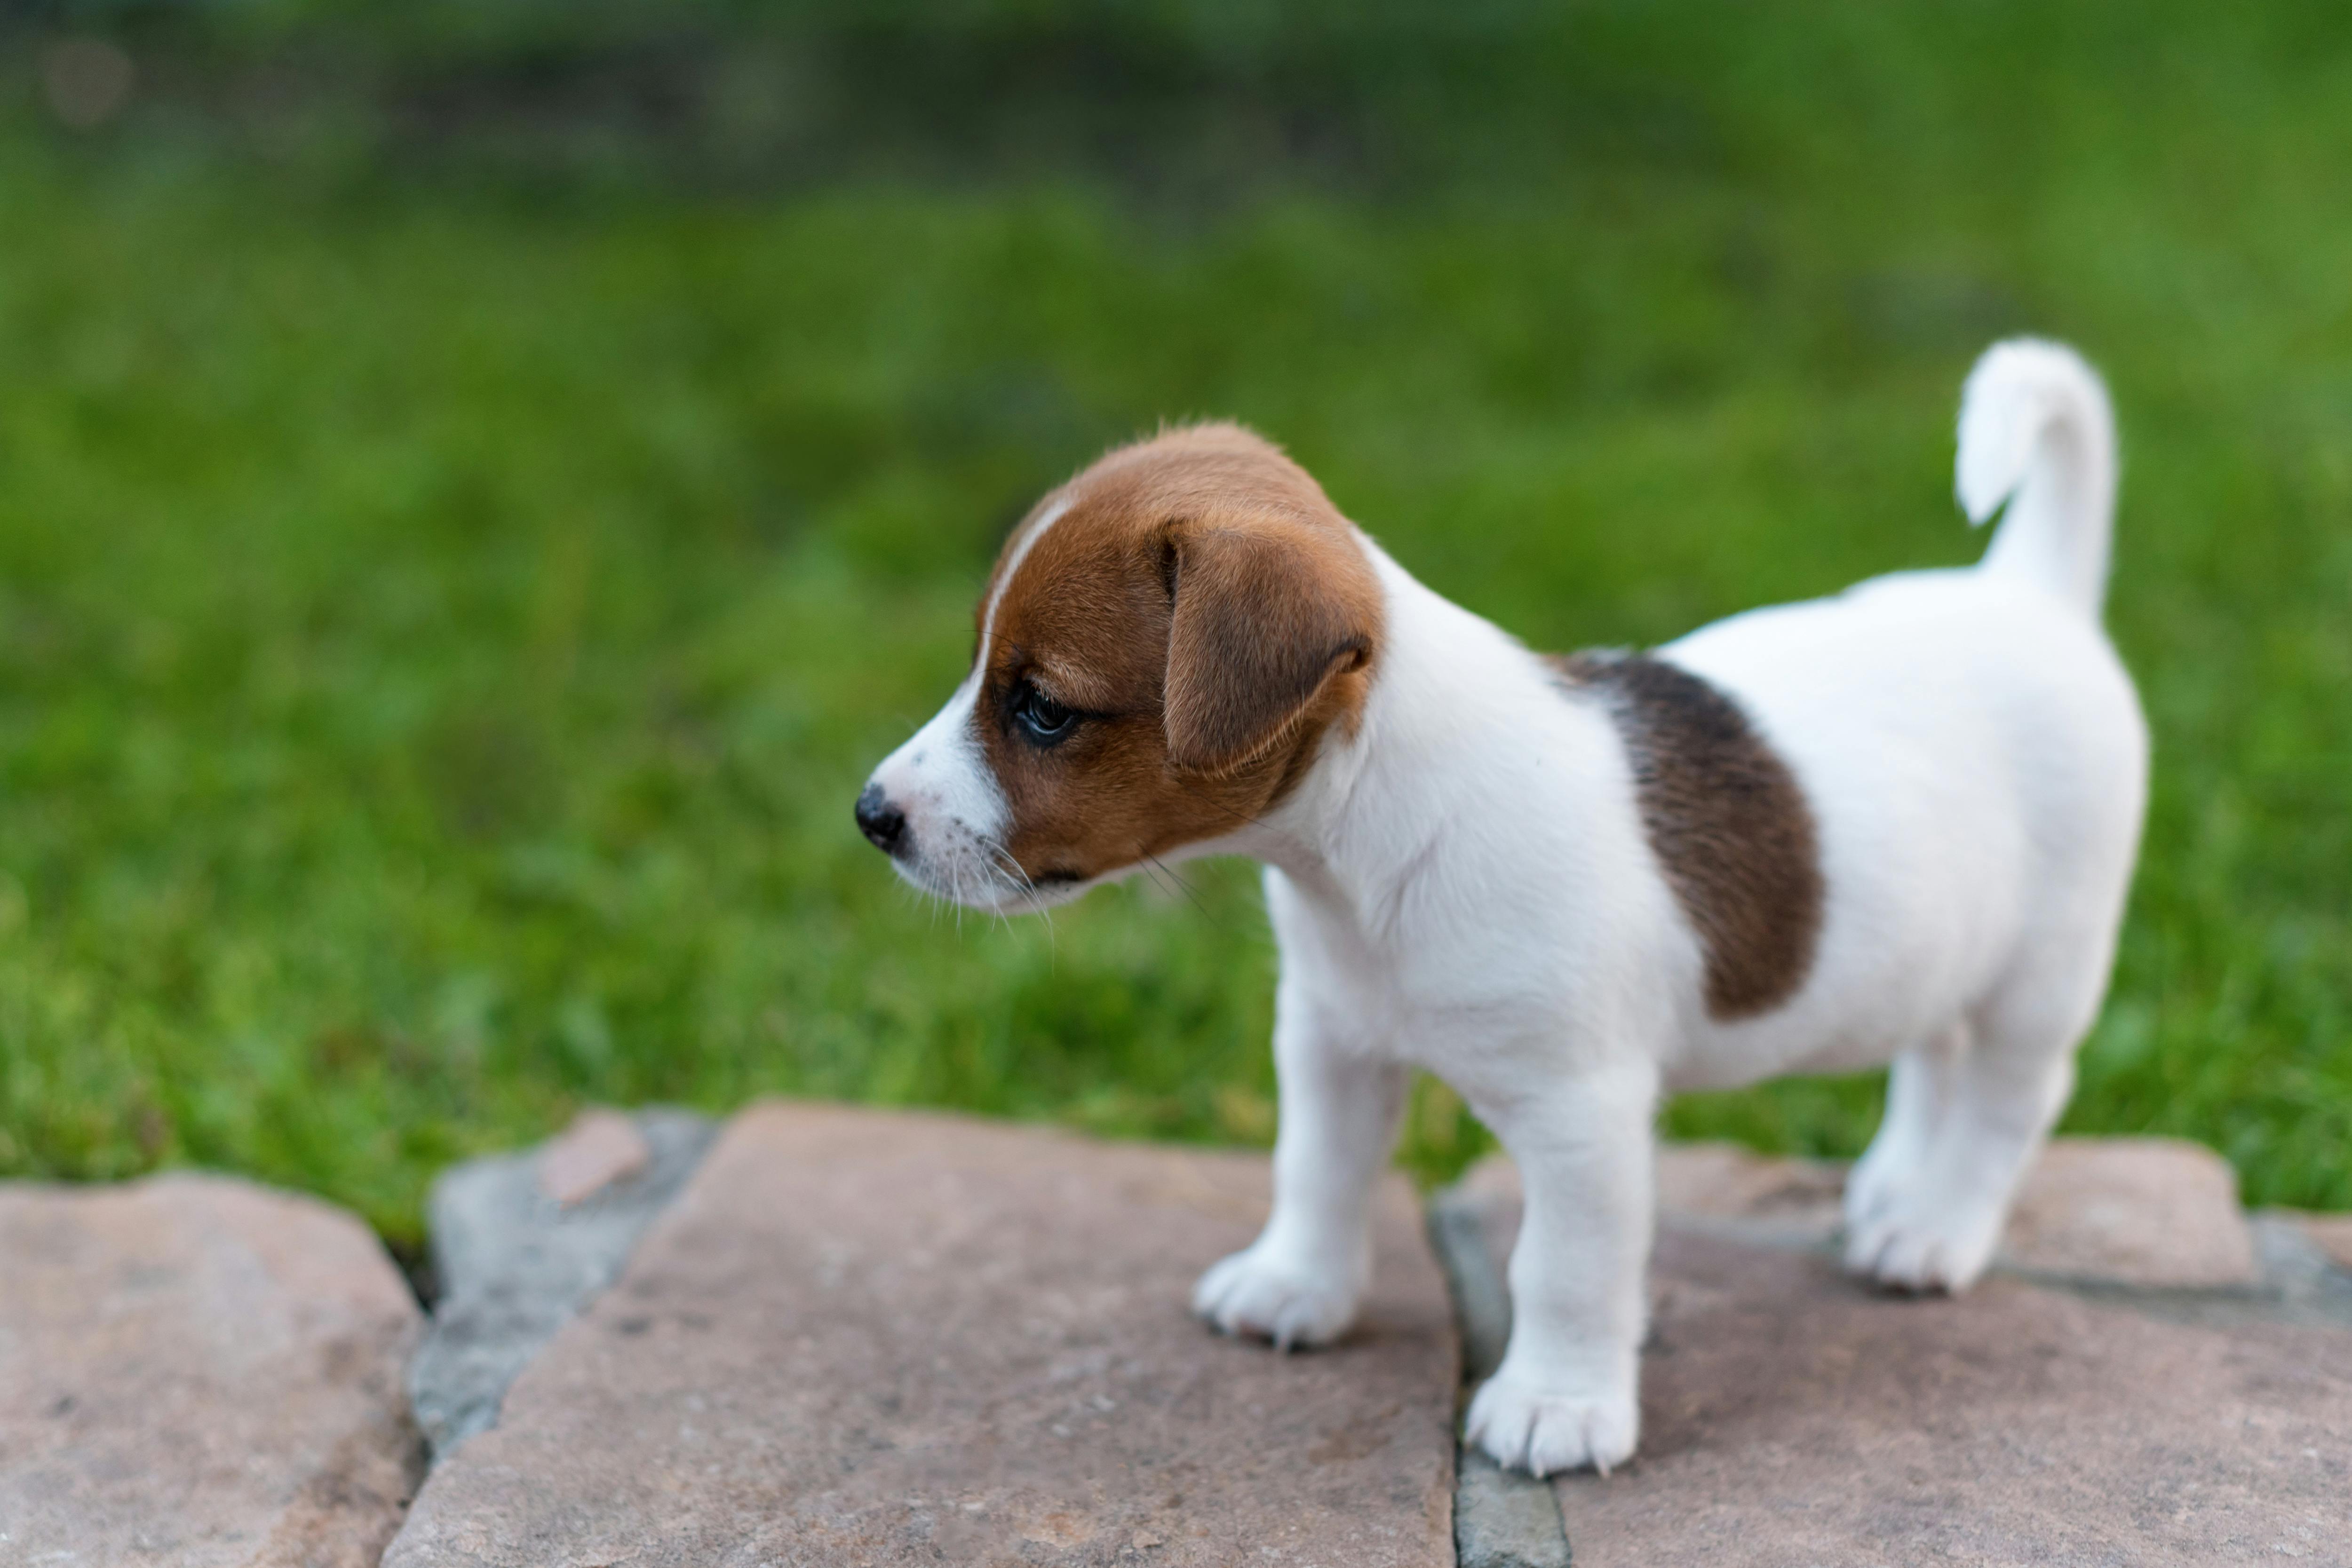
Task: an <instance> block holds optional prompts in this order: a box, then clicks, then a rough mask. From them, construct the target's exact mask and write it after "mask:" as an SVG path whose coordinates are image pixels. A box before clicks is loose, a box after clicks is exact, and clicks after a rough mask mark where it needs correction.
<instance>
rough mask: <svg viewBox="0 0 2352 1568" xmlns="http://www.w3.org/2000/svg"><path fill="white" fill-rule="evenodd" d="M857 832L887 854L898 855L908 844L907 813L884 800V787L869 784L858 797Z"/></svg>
mask: <svg viewBox="0 0 2352 1568" xmlns="http://www.w3.org/2000/svg"><path fill="white" fill-rule="evenodd" d="M857 831H859V832H862V833H864V834H865V835H866V838H867V839H868V840H870V841H872V842H873V845H874V847H875V848H876V849H877V850H880V851H881V852H883V853H885V854H892V855H895V854H897V853H898V852H899V851H900V850H901V849H903V848H905V847H906V843H907V813H906V812H904V811H901V810H898V807H896V806H893V805H892V804H890V802H889V801H887V800H884V799H883V798H882V786H881V785H879V784H868V785H867V786H866V789H865V792H864V793H863V794H861V795H859V796H858V797H857Z"/></svg>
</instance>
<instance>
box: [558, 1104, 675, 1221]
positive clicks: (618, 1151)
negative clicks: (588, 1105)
mask: <svg viewBox="0 0 2352 1568" xmlns="http://www.w3.org/2000/svg"><path fill="white" fill-rule="evenodd" d="M653 1157H654V1151H653V1145H650V1144H648V1143H646V1135H645V1134H643V1133H641V1132H639V1131H637V1124H635V1122H633V1121H631V1120H629V1118H628V1117H626V1116H624V1115H623V1114H621V1113H619V1112H618V1111H605V1110H589V1111H583V1112H582V1113H580V1114H579V1115H577V1116H575V1117H573V1118H572V1125H570V1126H569V1127H566V1128H565V1129H564V1130H563V1134H562V1136H561V1137H558V1138H556V1139H555V1140H554V1141H553V1142H551V1143H550V1144H549V1145H547V1147H546V1148H544V1149H542V1150H541V1151H540V1155H539V1190H540V1191H541V1192H542V1193H544V1194H545V1195H546V1196H547V1197H550V1198H551V1199H553V1200H554V1201H555V1202H557V1203H560V1204H562V1205H563V1206H564V1207H566V1208H570V1207H572V1206H574V1205H576V1204H582V1203H585V1202H587V1201H588V1199H590V1198H592V1197H595V1196H596V1195H597V1194H598V1193H600V1192H603V1191H604V1189H605V1188H606V1187H608V1186H612V1185H613V1184H614V1182H616V1181H622V1180H625V1179H626V1178H627V1177H629V1176H635V1175H637V1174H638V1173H639V1172H641V1171H643V1170H644V1169H645V1168H646V1166H649V1165H651V1164H652V1163H653Z"/></svg>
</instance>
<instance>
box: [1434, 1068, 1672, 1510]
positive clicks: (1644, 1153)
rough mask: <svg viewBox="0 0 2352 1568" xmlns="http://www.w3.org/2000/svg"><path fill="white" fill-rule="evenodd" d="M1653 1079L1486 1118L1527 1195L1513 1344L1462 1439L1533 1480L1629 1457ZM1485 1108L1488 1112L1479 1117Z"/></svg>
mask: <svg viewBox="0 0 2352 1568" xmlns="http://www.w3.org/2000/svg"><path fill="white" fill-rule="evenodd" d="M1656 1095H1657V1080H1656V1075H1655V1073H1654V1072H1653V1071H1650V1070H1649V1069H1648V1068H1646V1067H1644V1066H1638V1065H1634V1064H1630V1063H1628V1064H1622V1065H1619V1066H1615V1067H1612V1068H1609V1069H1605V1070H1601V1071H1588V1072H1583V1073H1580V1074H1578V1075H1577V1076H1575V1077H1574V1078H1572V1079H1570V1081H1568V1082H1564V1083H1562V1084H1560V1085H1559V1086H1557V1087H1555V1088H1550V1089H1547V1090H1546V1091H1545V1092H1542V1093H1541V1094H1539V1095H1535V1096H1531V1097H1528V1098H1527V1099H1517V1098H1516V1097H1515V1098H1514V1100H1513V1101H1512V1102H1511V1103H1509V1104H1507V1105H1506V1106H1499V1107H1496V1108H1494V1110H1493V1112H1492V1113H1491V1114H1487V1117H1486V1119H1487V1124H1488V1125H1489V1126H1491V1127H1492V1128H1493V1129H1494V1131H1495V1134H1496V1136H1497V1137H1499V1138H1500V1139H1501V1140H1502V1142H1503V1146H1504V1147H1505V1148H1506V1149H1507V1150H1508V1151H1509V1152H1510V1155H1511V1158H1512V1159H1513V1161H1514V1162H1516V1163H1517V1166H1518V1168H1519V1180H1520V1183H1521V1186H1522V1187H1523V1189H1524V1190H1525V1193H1526V1197H1527V1203H1526V1211H1525V1218H1523V1219H1522V1220H1521V1222H1520V1225H1519V1239H1518V1244H1517V1246H1516V1247H1515V1248H1514V1249H1512V1252H1511V1270H1510V1280H1511V1339H1510V1344H1509V1346H1508V1348H1507V1349H1506V1351H1505V1352H1504V1354H1503V1364H1502V1365H1501V1366H1499V1367H1497V1368H1496V1372H1495V1375H1494V1376H1492V1377H1491V1378H1489V1379H1487V1380H1486V1385H1485V1386H1483V1387H1482V1388H1480V1389H1479V1390H1478V1393H1477V1396H1476V1397H1475V1398H1474V1399H1473V1400H1472V1401H1471V1402H1470V1416H1469V1421H1468V1426H1467V1433H1468V1437H1469V1438H1470V1440H1471V1441H1472V1442H1475V1443H1476V1444H1478V1445H1479V1446H1480V1447H1482V1448H1485V1449H1486V1452H1488V1453H1489V1454H1492V1455H1493V1456H1494V1457H1495V1458H1496V1461H1497V1462H1498V1463H1501V1464H1504V1465H1507V1466H1510V1467H1513V1468H1516V1469H1525V1470H1529V1471H1532V1472H1533V1473H1535V1474H1537V1475H1549V1474H1551V1473H1552V1472H1553V1471H1555V1470H1570V1469H1577V1468H1579V1467H1580V1466H1583V1465H1591V1466H1594V1467H1595V1468H1597V1469H1601V1470H1606V1469H1609V1468H1610V1467H1611V1466H1612V1465H1615V1464H1619V1463H1622V1461H1623V1460H1625V1459H1626V1458H1630V1457H1631V1456H1632V1454H1633V1444H1634V1440H1635V1437H1636V1436H1637V1434H1638V1431H1639V1427H1640V1421H1641V1416H1640V1404H1639V1363H1640V1356H1641V1345H1642V1334H1643V1324H1644V1322H1645V1321H1646V1318H1647V1312H1646V1310H1645V1309H1646V1305H1647V1289H1648V1287H1647V1283H1646V1280H1645V1273H1646V1270H1647V1268H1648V1264H1649V1253H1650V1232H1651V1226H1652V1201H1653V1199H1652V1186H1653V1176H1654V1172H1653V1152H1652V1148H1651V1139H1652V1134H1651V1116H1652V1113H1653V1111H1654V1104H1655V1101H1656ZM1482 1113H1483V1108H1482Z"/></svg>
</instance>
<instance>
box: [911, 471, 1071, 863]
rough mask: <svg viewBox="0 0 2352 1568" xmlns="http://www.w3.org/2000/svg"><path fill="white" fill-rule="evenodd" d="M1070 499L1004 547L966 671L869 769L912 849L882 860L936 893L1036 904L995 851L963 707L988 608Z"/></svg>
mask: <svg viewBox="0 0 2352 1568" xmlns="http://www.w3.org/2000/svg"><path fill="white" fill-rule="evenodd" d="M1073 499H1075V497H1072V496H1070V495H1068V494H1066V493H1065V494H1063V495H1060V496H1056V497H1053V498H1052V499H1051V500H1049V501H1048V502H1047V503H1046V504H1045V506H1044V507H1041V508H1040V509H1039V510H1038V511H1037V513H1036V515H1035V517H1034V518H1033V519H1032V520H1031V521H1030V523H1029V524H1028V526H1027V528H1026V529H1025V531H1024V532H1023V534H1022V535H1021V537H1020V538H1018V539H1017V540H1015V541H1014V543H1013V553H1012V555H1011V556H1010V557H1009V558H1008V559H1006V560H1005V563H1004V570H1003V573H1002V574H1001V575H1000V576H999V577H998V578H997V580H996V588H995V591H993V592H992V593H990V594H989V596H988V606H987V608H986V609H985V610H983V611H982V613H981V619H980V648H979V651H978V652H977V653H974V654H973V656H972V662H971V674H967V675H966V676H965V677H964V681H963V685H960V686H958V687H957V688H956V690H955V695H953V696H951V697H950V698H949V699H948V703H947V706H945V707H943V708H941V709H940V711H939V712H938V713H936V714H933V715H932V716H931V719H930V722H929V723H928V724H926V725H924V726H923V727H922V728H920V729H919V730H917V731H916V732H915V733H914V735H913V736H912V737H910V738H909V739H908V741H907V743H906V744H905V745H904V746H901V747H898V750H896V751H894V752H892V753H891V754H890V755H889V756H887V757H886V758H883V759H882V765H881V766H880V767H878V768H876V769H875V770H874V780H873V781H874V782H875V783H877V784H879V785H880V786H881V787H882V794H883V798H884V799H885V800H889V801H890V802H891V803H892V804H894V805H896V806H897V807H898V809H899V810H902V811H904V812H905V813H906V814H907V830H908V838H909V841H910V843H911V846H912V848H911V851H910V852H908V853H905V854H900V855H894V856H892V857H891V862H890V863H891V864H892V865H894V866H896V867H897V868H898V874H899V875H900V876H902V877H905V878H906V879H907V880H908V882H910V883H914V884H915V885H916V886H917V887H919V888H921V889H922V890H923V891H924V892H925V893H928V894H933V895H935V896H937V897H940V898H951V899H954V900H955V901H956V902H957V903H959V904H971V905H973V906H975V907H977V908H982V909H992V910H993V909H1002V908H1004V907H1006V906H1007V905H1009V904H1013V903H1014V902H1015V901H1017V900H1019V899H1021V898H1022V896H1023V895H1024V894H1030V895H1031V905H1032V906H1037V904H1038V901H1037V900H1036V899H1035V898H1034V892H1035V890H1034V889H1032V888H1030V887H1029V886H1028V885H1027V884H1028V879H1027V878H1026V877H1024V876H1023V875H1021V873H1020V871H1019V868H1017V867H1016V866H1014V865H1013V862H1012V859H1011V858H1010V857H1009V856H1007V855H1006V854H1005V853H1004V848H1003V846H1004V833H1005V830H1006V829H1007V828H1008V827H1009V826H1010V825H1011V824H1010V822H1009V821H1007V818H1008V815H1009V809H1008V807H1007V806H1006V803H1005V800H1004V791H1003V789H1002V788H1001V787H1000V786H999V785H998V784H997V781H996V776H995V775H994V774H992V773H991V772H990V771H989V769H988V760H987V758H986V757H985V755H984V754H983V753H982V750H981V745H980V738H979V737H978V736H977V735H976V734H975V733H974V732H973V728H972V714H971V709H972V704H973V703H974V702H975V701H977V700H978V698H979V695H980V685H981V677H982V674H983V673H984V672H985V671H986V670H987V668H988V653H989V649H990V648H991V646H992V645H993V643H995V640H996V611H997V607H998V606H999V605H1001V604H1003V602H1004V591H1005V590H1006V589H1008V588H1010V587H1012V586H1013V578H1014V577H1016V576H1017V575H1019V573H1020V570H1021V567H1022V563H1023V562H1024V561H1026V560H1027V559H1029V552H1030V551H1031V550H1033V549H1035V548H1036V546H1037V541H1038V540H1039V539H1041V538H1045V530H1046V529H1048V528H1052V527H1053V526H1054V525H1055V523H1057V522H1059V521H1061V520H1062V514H1063V513H1065V512H1066V511H1068V510H1069V509H1070V504H1071V502H1072V500H1073ZM1084 891H1085V889H1083V888H1073V889H1068V890H1066V892H1065V893H1064V894H1063V896H1064V897H1065V898H1075V897H1076V896H1077V895H1078V894H1080V893H1082V892H1084ZM1059 901H1060V900H1056V902H1059Z"/></svg>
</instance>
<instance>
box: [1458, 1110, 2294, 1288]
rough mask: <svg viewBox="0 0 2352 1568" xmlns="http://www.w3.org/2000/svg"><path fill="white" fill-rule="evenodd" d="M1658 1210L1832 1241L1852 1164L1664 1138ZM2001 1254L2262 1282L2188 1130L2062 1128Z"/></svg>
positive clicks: (2025, 1263)
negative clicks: (2106, 1132) (2168, 1133)
mask: <svg viewBox="0 0 2352 1568" xmlns="http://www.w3.org/2000/svg"><path fill="white" fill-rule="evenodd" d="M1657 1183H1658V1211H1659V1214H1660V1215H1661V1216H1662V1217H1663V1218H1666V1219H1668V1220H1670V1221H1674V1222H1676V1223H1679V1224H1681V1225H1682V1226H1683V1228H1685V1229H1692V1230H1698V1231H1706V1232H1711V1233H1714V1234H1717V1235H1721V1236H1724V1237H1726V1238H1727V1239H1734V1240H1747V1241H1756V1242H1761V1243H1765V1244H1769V1245H1780V1246H1797V1247H1809V1246H1826V1245H1827V1244H1828V1243H1829V1242H1830V1240H1831V1239H1832V1238H1833V1237H1835V1236H1836V1235H1837V1233H1838V1228H1839V1226H1840V1223H1841V1216H1840V1207H1839V1205H1840V1203H1841V1200H1842V1199H1843V1195H1844V1191H1845V1166H1843V1165H1842V1164H1838V1163H1835V1162H1832V1161H1828V1160H1805V1159H1782V1158H1776V1157H1774V1156H1771V1155H1759V1154H1756V1153H1753V1152H1752V1151H1750V1150H1748V1149H1743V1148H1739V1147H1738V1146H1737V1145H1730V1144H1667V1145H1663V1146H1662V1147H1661V1148H1660V1149H1659V1151H1658V1165H1657ZM1464 1190H1465V1193H1466V1194H1470V1195H1476V1194H1483V1193H1492V1194H1493V1195H1495V1196H1496V1197H1498V1198H1501V1199H1502V1200H1505V1201H1507V1202H1516V1201H1517V1194H1518V1176H1517V1173H1516V1172H1515V1171H1514V1170H1513V1169H1512V1168H1511V1165H1510V1162H1509V1161H1508V1160H1507V1159H1505V1158H1503V1157H1502V1156H1500V1155H1497V1156H1495V1157H1493V1158H1490V1159H1487V1160H1484V1161H1481V1162H1480V1163H1479V1165H1478V1166H1476V1167H1475V1168H1474V1169H1473V1170H1472V1171H1471V1172H1470V1173H1469V1174H1468V1175H1467V1176H1465V1178H1464ZM1994 1263H1995V1267H1997V1268H2002V1269H2008V1270H2014V1271H2018V1272H2023V1273H2033V1274H2047V1275H2054V1276H2059V1277H2063V1278H2066V1279H2073V1280H2081V1281H2093V1282H2104V1283H2110V1284H2117V1285H2133V1286H2144V1287H2146V1286H2161V1287H2165V1288H2168V1289H2175V1290H2211V1289H2219V1288H2227V1287H2236V1286H2245V1287H2251V1286H2253V1285H2255V1284H2257V1283H2259V1282H2260V1280H2261V1269H2260V1266H2259V1261H2258V1260H2257V1258H2256V1254H2255V1248H2254V1240H2253V1234H2252V1231H2251V1230H2250V1229H2249V1228H2248V1227H2247V1224H2246V1218H2245V1215H2244V1214H2243V1212H2242V1210H2241V1209H2240V1208H2239V1207H2238V1179H2237V1175H2236V1173H2235V1172H2233V1171H2232V1170H2231V1168H2230V1166H2229V1163H2228V1162H2227V1161H2225V1160H2223V1159H2222V1158H2221V1156H2220V1155H2216V1154H2214V1153H2213V1152H2212V1151H2211V1150H2210V1149H2208V1148H2205V1147H2203V1146H2202V1145H2197V1144H2191V1143H2186V1142H2183V1141H2181V1140H2179V1139H2175V1138H2053V1139H2052V1140H2051V1142H2050V1144H2049V1145H2048V1146H2047V1147H2046V1148H2044V1149H2043V1150H2042V1156H2041V1158H2040V1159H2039V1160H2037V1161H2036V1162H2035V1164H2034V1167H2033V1169H2032V1171H2031V1172H2029V1173H2028V1174H2027V1176H2026V1178H2025V1183H2024V1185H2023V1186H2021V1188H2020V1189H2019V1191H2018V1195H2017V1202H2016V1204H2015V1206H2014V1207H2012V1208H2011V1213H2010V1221H2009V1230H2008V1232H2007V1234H2006V1235H2005V1236H2004V1237H2003V1239H2002V1242H2001V1249H2000V1254H1999V1256H1998V1257H1997V1258H1996V1259H1995V1260H1994Z"/></svg>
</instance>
